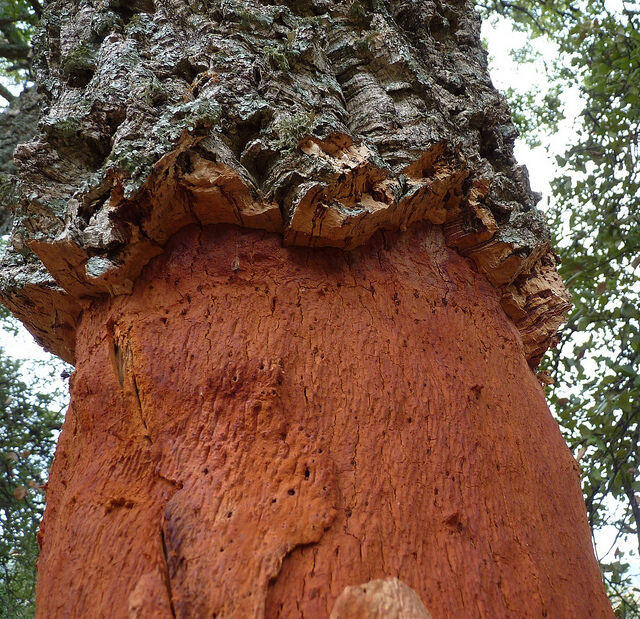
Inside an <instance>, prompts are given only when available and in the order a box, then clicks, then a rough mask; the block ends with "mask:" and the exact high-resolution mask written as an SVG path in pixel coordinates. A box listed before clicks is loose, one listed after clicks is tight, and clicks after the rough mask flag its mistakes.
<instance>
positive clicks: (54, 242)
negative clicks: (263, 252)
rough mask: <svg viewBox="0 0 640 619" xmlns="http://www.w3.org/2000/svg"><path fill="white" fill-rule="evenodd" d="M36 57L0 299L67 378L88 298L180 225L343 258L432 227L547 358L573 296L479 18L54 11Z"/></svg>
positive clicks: (142, 7)
mask: <svg viewBox="0 0 640 619" xmlns="http://www.w3.org/2000/svg"><path fill="white" fill-rule="evenodd" d="M34 48H35V50H36V56H35V61H34V64H35V67H36V70H37V75H38V86H39V89H40V91H41V92H42V93H43V96H44V97H45V100H46V103H47V105H46V108H45V110H44V113H43V116H42V118H41V119H40V123H39V129H40V131H39V133H38V135H36V136H35V137H34V138H33V139H32V140H31V141H29V142H27V143H25V144H22V145H21V146H20V147H19V148H18V149H17V151H16V162H17V164H18V168H19V184H18V197H17V198H16V199H15V200H14V205H13V206H14V211H15V221H16V226H15V228H14V231H13V234H12V240H11V245H10V249H9V251H8V252H7V254H6V256H5V257H4V259H3V262H2V264H1V267H0V300H2V302H3V303H4V304H6V305H7V307H9V308H10V309H11V311H12V312H14V314H15V315H16V316H18V317H19V318H20V319H21V320H23V321H24V322H25V324H26V325H27V327H28V328H29V329H30V330H31V331H32V332H33V333H34V335H35V336H36V337H37V338H38V340H39V341H40V342H42V343H43V344H44V345H45V346H47V347H48V348H50V349H51V350H53V351H54V352H56V353H57V354H59V355H60V356H62V357H63V358H65V359H66V360H67V361H70V362H73V357H74V352H73V348H74V335H73V334H74V330H75V325H76V322H77V318H78V316H79V314H80V312H81V307H82V303H83V299H87V298H92V297H96V296H101V295H104V294H110V295H117V294H126V293H127V292H129V291H130V290H131V286H132V283H133V282H134V281H135V279H136V277H137V276H138V274H139V273H140V271H141V269H142V268H143V266H144V265H145V264H146V263H147V262H148V261H149V260H150V259H151V258H152V257H153V256H155V255H158V254H159V253H160V252H161V251H162V247H163V246H164V244H165V243H166V242H167V241H168V239H169V238H171V236H172V235H173V234H175V233H176V232H178V231H179V230H180V229H181V228H183V227H185V226H187V225H190V224H194V223H195V224H199V225H205V224H214V223H236V224H239V225H242V226H246V227H249V228H260V229H265V230H269V231H277V232H280V233H281V234H282V236H283V239H284V242H285V244H287V245H303V246H335V247H340V248H353V247H356V246H359V245H361V244H363V243H365V242H366V241H367V240H368V239H369V238H370V237H371V236H372V235H373V234H374V233H375V232H376V231H378V230H404V229H406V228H407V227H408V226H411V225H413V224H415V223H416V222H420V221H425V220H426V221H430V222H432V223H436V224H442V225H444V226H445V227H446V230H447V241H448V242H449V244H450V245H451V246H452V247H455V248H456V249H457V250H458V251H460V252H461V253H462V254H463V255H466V256H469V257H470V258H471V259H473V261H474V262H475V263H476V265H477V267H478V269H479V270H480V271H481V272H482V273H484V274H486V276H487V277H488V278H489V280H490V281H491V282H492V283H493V284H494V285H495V286H496V288H498V289H499V290H500V291H501V293H504V295H505V299H506V303H505V309H506V310H507V312H508V313H509V315H510V316H512V318H513V319H514V321H515V323H516V325H517V326H518V327H519V328H520V329H521V330H522V333H523V340H524V341H525V344H526V348H525V354H526V356H527V359H528V360H529V361H530V363H531V364H532V365H535V364H537V363H538V361H539V360H540V357H541V355H542V354H543V353H544V351H545V350H546V348H547V347H548V346H549V344H550V343H551V342H552V341H553V337H554V335H555V333H556V330H557V328H558V327H559V325H560V324H561V323H562V321H563V319H564V315H565V313H566V310H567V309H568V295H567V293H566V291H565V290H564V287H563V286H562V282H561V281H560V280H559V279H558V278H557V276H555V261H554V258H553V254H552V252H551V250H550V247H549V234H548V231H547V229H546V226H545V222H544V218H543V217H542V215H541V214H540V213H539V212H538V211H537V210H536V208H535V203H536V201H537V196H536V195H535V194H533V193H532V191H531V189H530V187H529V181H528V176H527V172H526V170H525V169H524V168H523V167H521V166H519V165H518V164H517V162H516V161H515V159H514V157H513V141H514V139H515V137H516V135H517V131H516V129H515V127H514V126H513V123H512V122H511V118H510V114H509V109H508V107H507V104H506V102H505V100H504V98H503V97H502V96H501V95H500V94H499V93H498V92H497V91H496V90H495V89H494V88H493V86H492V84H491V81H490V79H489V75H488V72H487V63H486V52H485V51H484V50H483V49H482V45H481V41H480V20H479V17H478V16H477V14H476V13H475V12H474V9H473V2H472V0H438V1H435V2H434V1H431V0H384V1H383V0H366V1H360V0H347V1H345V2H342V1H340V2H338V1H335V2H330V1H328V0H304V1H295V2H290V1H286V0H279V1H273V0H216V1H212V2H192V1H187V0H138V1H136V2H122V1H120V0H108V1H103V0H76V1H74V2H69V1H68V0H52V1H51V2H49V3H47V12H46V14H45V15H44V17H43V19H42V28H41V30H40V32H39V34H38V36H37V38H36V44H35V46H34ZM531 280H534V281H533V282H532V281H531ZM60 308H61V309H62V311H60Z"/></svg>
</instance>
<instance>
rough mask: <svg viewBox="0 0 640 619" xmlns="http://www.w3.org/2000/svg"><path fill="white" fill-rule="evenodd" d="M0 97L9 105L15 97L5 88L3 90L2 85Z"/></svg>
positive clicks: (1, 86) (0, 86)
mask: <svg viewBox="0 0 640 619" xmlns="http://www.w3.org/2000/svg"><path fill="white" fill-rule="evenodd" d="M0 97H2V98H3V99H6V100H7V101H8V102H9V103H11V102H12V101H15V100H16V97H15V95H13V94H12V93H11V92H10V91H9V90H8V89H7V88H5V87H4V86H3V85H2V84H0Z"/></svg>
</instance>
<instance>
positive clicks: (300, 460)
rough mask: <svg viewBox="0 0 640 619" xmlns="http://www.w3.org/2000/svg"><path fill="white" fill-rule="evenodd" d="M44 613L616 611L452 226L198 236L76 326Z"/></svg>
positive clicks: (511, 338)
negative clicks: (406, 595)
mask: <svg viewBox="0 0 640 619" xmlns="http://www.w3.org/2000/svg"><path fill="white" fill-rule="evenodd" d="M77 360H78V361H77V371H76V374H75V376H74V378H73V382H72V404H71V408H70V410H69V413H68V416H67V420H66V422H65V426H64V430H63V432H62V436H61V439H60V445H59V447H58V452H57V454H56V459H55V463H54V467H53V471H52V474H51V480H50V483H49V485H48V489H47V500H48V505H47V512H46V515H45V519H44V523H43V527H42V554H41V558H40V562H39V566H38V570H39V582H38V613H39V616H40V617H42V618H45V617H46V618H50V617H66V616H77V617H127V616H131V617H141V618H142V617H145V618H146V617H170V616H172V614H174V615H175V616H177V617H212V616H218V617H255V616H261V615H262V614H263V613H266V616H267V617H278V616H282V617H301V616H304V617H327V616H328V615H329V612H330V611H331V608H332V606H333V602H334V600H335V599H336V598H337V597H338V595H340V593H341V592H342V591H343V589H344V588H345V587H346V586H348V585H353V584H359V583H362V582H366V581H368V580H372V579H377V578H385V577H390V576H395V577H398V578H400V579H401V580H402V581H403V582H404V583H406V584H407V585H409V586H410V587H412V588H413V589H415V591H416V592H417V593H418V594H419V595H420V597H421V598H422V600H423V601H424V603H425V605H426V607H427V608H428V609H429V611H430V612H431V614H432V615H433V617H434V618H436V619H437V618H440V617H456V618H457V617H476V616H478V617H479V616H482V617H525V616H527V617H528V616H531V617H541V616H549V617H572V618H573V617H603V616H611V609H610V606H609V604H608V601H607V599H606V596H605V593H604V589H603V586H602V583H601V580H600V575H599V571H598V567H597V564H596V561H595V559H594V556H593V551H592V549H591V543H590V536H589V528H588V526H587V521H586V518H585V514H584V505H583V502H582V497H581V494H580V485H579V478H578V469H577V465H576V463H575V461H574V460H573V458H572V457H571V455H570V453H569V451H568V449H567V447H566V445H565V444H564V442H563V440H562V438H561V436H560V433H559V431H558V427H557V424H556V422H555V421H554V420H553V418H552V417H551V415H550V413H549V409H548V408H547V405H546V403H545V398H544V393H543V389H542V388H541V386H540V385H539V384H538V382H537V380H536V377H535V376H534V374H533V373H532V372H531V370H530V369H529V367H528V366H527V363H526V362H525V359H524V356H523V353H522V344H521V341H520V339H519V335H518V333H517V331H516V330H515V328H514V327H513V325H512V324H511V322H510V321H509V319H507V318H506V317H505V315H504V313H503V311H502V309H501V308H500V304H499V299H498V298H497V295H496V293H495V291H494V289H493V288H492V286H491V285H489V284H488V283H487V282H486V280H485V279H484V277H482V276H480V275H478V274H477V273H475V272H474V270H473V268H472V267H471V266H470V263H469V262H467V261H466V260H465V259H463V258H461V257H459V256H458V255H457V254H456V253H455V252H454V251H452V250H449V249H447V248H446V247H445V245H444V242H443V239H442V233H441V231H440V229H439V228H432V227H430V226H428V225H422V226H418V227H416V228H414V229H412V230H410V231H408V232H406V233H403V234H385V235H382V234H379V235H377V236H376V237H375V238H374V240H373V241H372V242H371V243H369V244H368V245H367V246H365V247H362V248H359V249H357V250H355V251H352V252H343V251H340V250H336V249H326V250H324V249H321V250H317V249H315V250H312V249H300V248H297V249H287V248H283V247H282V246H281V241H280V239H279V238H278V237H277V236H275V235H271V234H269V233H267V232H256V231H253V232H251V231H247V230H241V229H237V228H234V227H225V226H221V227H216V228H205V229H204V230H201V229H198V228H195V227H191V228H188V229H186V230H183V231H182V232H181V233H180V234H179V235H178V236H177V237H175V238H174V239H173V240H172V241H171V243H170V244H169V246H168V247H167V248H166V251H165V253H164V254H163V255H162V256H160V257H158V258H156V259H154V260H153V262H152V263H151V264H149V265H148V266H147V268H146V269H145V271H144V272H143V274H142V276H141V277H140V279H139V280H138V282H137V283H136V286H135V290H134V292H133V294H132V295H130V296H122V297H117V298H110V299H105V300H104V301H103V302H98V303H95V304H94V305H93V306H92V307H91V308H90V309H89V310H87V311H85V313H84V316H83V318H82V322H81V326H80V329H79V331H78V342H77Z"/></svg>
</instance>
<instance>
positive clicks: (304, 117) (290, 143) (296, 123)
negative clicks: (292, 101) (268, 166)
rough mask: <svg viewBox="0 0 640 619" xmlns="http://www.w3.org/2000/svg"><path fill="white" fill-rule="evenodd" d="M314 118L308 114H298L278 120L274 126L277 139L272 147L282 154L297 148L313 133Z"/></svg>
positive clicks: (272, 142)
mask: <svg viewBox="0 0 640 619" xmlns="http://www.w3.org/2000/svg"><path fill="white" fill-rule="evenodd" d="M312 124H313V116H312V115H311V114H310V113H308V112H297V113H296V114H291V115H287V116H281V117H280V118H278V119H277V120H276V121H275V123H274V126H273V131H274V133H275V138H274V139H272V140H271V146H272V147H273V148H274V149H275V150H276V151H280V152H281V153H285V154H286V153H288V152H290V151H292V150H294V149H295V148H297V146H298V143H299V142H300V140H301V139H302V138H304V137H305V136H307V135H308V134H309V132H310V131H311V126H312Z"/></svg>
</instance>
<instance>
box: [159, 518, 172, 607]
mask: <svg viewBox="0 0 640 619" xmlns="http://www.w3.org/2000/svg"><path fill="white" fill-rule="evenodd" d="M160 542H161V543H162V557H163V559H164V567H165V570H164V579H165V586H166V588H167V596H168V597H169V607H170V608H171V616H172V617H174V619H175V616H176V609H175V606H174V605H173V591H172V589H171V574H170V572H169V557H168V551H167V542H166V540H165V537H164V529H163V528H162V527H160Z"/></svg>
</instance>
